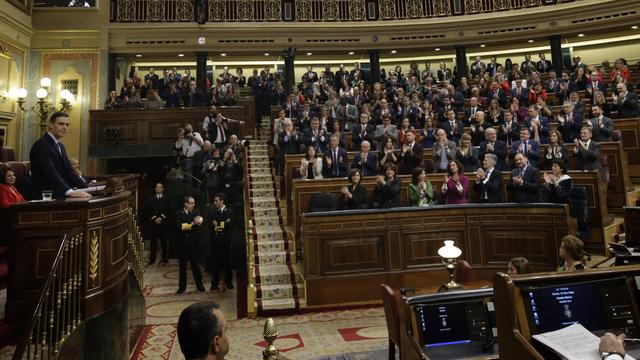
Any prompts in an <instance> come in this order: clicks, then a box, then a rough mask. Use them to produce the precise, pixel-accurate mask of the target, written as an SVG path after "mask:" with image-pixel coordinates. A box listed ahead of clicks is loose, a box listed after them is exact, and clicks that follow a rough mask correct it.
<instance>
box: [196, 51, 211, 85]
mask: <svg viewBox="0 0 640 360" xmlns="http://www.w3.org/2000/svg"><path fill="white" fill-rule="evenodd" d="M196 87H197V89H198V90H199V91H200V92H201V93H203V94H207V93H208V92H209V89H207V53H206V52H198V53H196Z"/></svg>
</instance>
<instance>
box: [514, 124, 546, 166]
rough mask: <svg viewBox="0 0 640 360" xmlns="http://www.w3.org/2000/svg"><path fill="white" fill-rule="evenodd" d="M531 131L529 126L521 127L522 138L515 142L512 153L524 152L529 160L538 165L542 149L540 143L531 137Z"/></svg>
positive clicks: (530, 162)
mask: <svg viewBox="0 0 640 360" xmlns="http://www.w3.org/2000/svg"><path fill="white" fill-rule="evenodd" d="M530 136H531V132H530V131H529V129H528V128H526V127H523V128H521V129H520V140H518V141H516V142H514V143H513V145H512V146H511V154H512V155H514V156H515V154H523V155H525V156H526V157H527V162H528V163H529V164H530V165H531V166H533V167H537V164H538V153H539V151H540V143H538V142H537V141H535V140H532V139H530Z"/></svg>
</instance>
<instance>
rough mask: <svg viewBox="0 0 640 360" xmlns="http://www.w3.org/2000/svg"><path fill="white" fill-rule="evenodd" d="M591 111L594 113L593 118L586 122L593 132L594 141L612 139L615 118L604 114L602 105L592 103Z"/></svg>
mask: <svg viewBox="0 0 640 360" xmlns="http://www.w3.org/2000/svg"><path fill="white" fill-rule="evenodd" d="M591 113H592V114H593V118H591V119H589V120H588V121H586V120H585V124H586V125H587V126H588V127H589V128H590V129H591V132H592V133H593V141H595V142H607V141H612V139H611V135H612V134H613V120H611V119H610V118H608V117H606V116H604V112H603V110H602V107H601V106H599V105H592V106H591Z"/></svg>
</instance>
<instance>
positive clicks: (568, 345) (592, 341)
mask: <svg viewBox="0 0 640 360" xmlns="http://www.w3.org/2000/svg"><path fill="white" fill-rule="evenodd" d="M533 338H534V339H536V340H538V341H540V342H541V343H543V344H544V345H546V346H548V347H549V348H551V349H552V350H553V351H555V352H557V353H558V354H560V356H562V357H563V358H565V359H567V360H599V359H600V356H601V354H600V350H598V346H599V345H600V338H599V337H597V336H595V335H593V334H592V333H591V332H590V331H589V330H587V329H585V327H584V326H582V325H580V324H578V323H576V324H573V325H570V326H567V327H566V328H564V329H560V330H556V331H550V332H547V333H544V334H538V335H533ZM625 360H635V359H634V358H632V357H631V356H629V355H627V356H625Z"/></svg>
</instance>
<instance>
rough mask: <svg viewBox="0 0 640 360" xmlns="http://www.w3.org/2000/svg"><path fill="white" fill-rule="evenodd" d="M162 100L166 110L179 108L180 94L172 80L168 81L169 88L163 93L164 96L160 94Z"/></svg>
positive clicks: (180, 102)
mask: <svg viewBox="0 0 640 360" xmlns="http://www.w3.org/2000/svg"><path fill="white" fill-rule="evenodd" d="M162 98H163V99H164V102H165V107H166V108H177V107H180V106H181V104H182V100H181V99H182V94H181V93H180V90H178V88H177V87H176V82H175V81H174V80H171V81H169V87H168V88H167V89H166V90H165V91H164V94H162Z"/></svg>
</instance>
